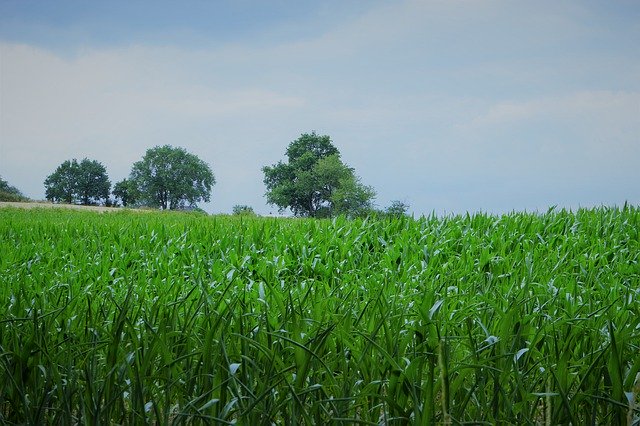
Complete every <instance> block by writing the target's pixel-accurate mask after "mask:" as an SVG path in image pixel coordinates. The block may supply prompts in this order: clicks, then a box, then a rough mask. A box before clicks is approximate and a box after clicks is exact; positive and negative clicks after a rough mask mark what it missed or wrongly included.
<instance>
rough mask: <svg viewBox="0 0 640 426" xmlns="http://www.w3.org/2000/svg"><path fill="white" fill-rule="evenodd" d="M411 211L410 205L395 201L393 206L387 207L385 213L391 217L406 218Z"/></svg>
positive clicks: (392, 203)
mask: <svg viewBox="0 0 640 426" xmlns="http://www.w3.org/2000/svg"><path fill="white" fill-rule="evenodd" d="M407 211H409V204H407V203H404V202H402V201H399V200H394V201H392V202H391V205H390V206H389V207H387V209H386V210H385V213H386V214H387V215H389V216H406V215H407Z"/></svg>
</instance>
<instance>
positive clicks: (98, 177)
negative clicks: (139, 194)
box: [44, 158, 111, 205]
mask: <svg viewBox="0 0 640 426" xmlns="http://www.w3.org/2000/svg"><path fill="white" fill-rule="evenodd" d="M44 186H45V190H46V191H45V196H46V198H47V200H49V201H53V202H64V203H67V204H72V203H80V204H83V205H90V204H99V203H100V202H101V201H102V200H104V201H105V202H106V200H107V199H108V198H109V191H110V189H111V182H109V177H108V176H107V169H106V168H105V167H104V166H103V165H102V164H101V163H100V162H98V161H96V160H89V159H87V158H84V159H83V160H82V161H81V162H80V163H78V160H76V159H75V158H74V159H73V160H67V161H65V162H63V163H62V164H60V165H59V166H58V168H57V169H56V170H55V171H54V172H53V173H52V174H50V175H49V176H47V179H46V180H45V181H44Z"/></svg>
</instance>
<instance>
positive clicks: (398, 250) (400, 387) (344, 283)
mask: <svg viewBox="0 0 640 426" xmlns="http://www.w3.org/2000/svg"><path fill="white" fill-rule="evenodd" d="M639 232H640V210H639V209H638V208H635V207H627V206H626V207H625V208H624V209H608V208H599V209H593V210H579V211H577V212H575V213H571V212H566V211H549V212H548V213H546V214H524V213H514V214H510V215H506V216H502V217H494V216H489V215H482V214H479V215H473V216H456V217H448V218H435V217H431V218H424V219H419V220H411V219H402V218H400V219H393V220H389V219H387V220H372V221H361V220H356V221H348V220H343V219H337V220H334V221H312V220H297V219H268V218H244V217H239V218H234V217H224V218H221V217H218V218H216V217H203V216H195V215H184V214H182V215H180V214H161V213H158V214H155V213H150V214H147V215H136V214H132V213H126V212H123V213H113V214H98V213H89V212H77V211H63V210H48V211H45V210H32V211H28V212H27V211H21V210H16V209H0V421H1V422H3V423H20V424H23V423H28V424H77V423H90V424H146V423H148V424H193V423H197V424H200V423H202V424H226V423H238V424H247V425H260V424H265V425H269V424H272V423H275V424H286V425H297V424H307V425H309V424H380V423H383V424H432V423H451V424H460V423H471V424H496V423H511V424H568V423H572V424H628V423H633V422H636V424H637V422H638V421H639V418H640V411H638V408H637V405H636V406H635V407H634V405H633V404H634V401H635V404H640V401H638V399H640V396H638V395H637V394H638V390H639V387H640V383H639V382H638V381H637V379H636V378H637V377H640V376H638V373H639V372H640V348H639V346H640V264H639V260H640V235H639Z"/></svg>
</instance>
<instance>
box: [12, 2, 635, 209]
mask: <svg viewBox="0 0 640 426" xmlns="http://www.w3.org/2000/svg"><path fill="white" fill-rule="evenodd" d="M336 4H337V3H336ZM545 4H546V6H547V7H540V6H539V4H538V3H536V4H535V5H522V4H518V5H515V4H512V3H510V2H505V1H499V0H492V1H483V2H478V1H456V2H450V1H438V0H433V1H418V0H415V1H413V0H410V1H405V2H394V3H386V2H380V3H374V4H373V6H370V7H366V8H365V7H358V8H356V9H357V10H358V13H352V14H350V15H349V18H348V19H331V16H334V15H336V14H339V12H340V10H339V9H337V10H330V11H328V12H326V13H325V15H323V17H322V18H321V19H320V18H318V19H316V20H315V21H313V22H309V25H310V28H313V30H310V31H303V32H302V33H304V37H301V38H300V37H290V34H292V33H296V34H298V32H297V30H295V27H300V26H304V25H305V23H306V22H307V21H302V22H295V24H294V23H290V25H291V28H294V29H289V30H283V31H280V32H279V31H275V30H273V31H274V33H273V34H275V35H272V34H271V33H269V32H267V33H265V35H266V36H267V37H266V38H264V39H260V40H257V39H255V40H254V39H251V38H247V37H244V38H243V37H241V38H240V39H239V40H240V41H238V40H236V41H229V40H233V37H227V38H225V40H226V41H219V40H217V39H216V40H213V41H211V40H209V43H207V42H206V41H205V42H194V43H193V44H189V45H184V44H180V42H179V41H178V42H175V43H174V44H168V42H167V40H166V39H162V40H161V41H156V43H152V42H150V41H149V40H148V39H146V38H143V39H133V40H132V41H131V44H118V45H113V46H105V45H104V44H103V45H101V46H98V47H97V46H87V45H85V47H81V48H78V47H70V48H68V49H66V50H65V49H64V48H62V47H60V46H58V47H57V48H56V49H55V50H51V49H47V48H43V47H38V46H35V45H27V44H20V43H17V42H11V43H10V42H0V67H1V69H0V93H1V95H2V96H1V97H0V102H1V108H2V114H1V118H0V173H1V174H2V175H3V177H5V178H8V179H9V181H10V182H11V183H12V184H14V185H16V186H18V187H19V188H21V189H22V190H24V191H25V192H26V193H27V194H28V195H30V196H33V197H42V196H43V192H44V190H43V186H42V182H43V180H44V178H45V177H46V175H47V174H49V173H51V171H52V170H53V169H55V167H56V166H57V165H58V164H60V163H61V162H62V161H64V160H66V159H68V158H73V157H76V158H82V157H84V156H86V157H89V158H95V159H98V160H100V161H102V162H103V163H105V165H106V166H107V169H108V171H109V174H110V176H111V177H112V179H113V180H119V179H121V178H123V177H125V176H126V175H127V174H128V172H129V170H130V167H131V164H132V163H133V162H134V161H137V160H139V159H140V158H141V157H142V155H143V154H144V151H145V150H146V149H147V148H150V147H152V146H154V145H159V144H165V143H168V144H172V145H176V146H183V147H185V148H186V149H187V150H188V151H190V152H193V153H195V154H196V155H198V156H200V157H201V158H202V159H203V160H205V161H207V162H208V163H209V164H211V165H212V168H213V170H214V172H215V173H216V178H217V180H218V184H217V185H216V187H215V188H214V193H213V197H212V198H213V203H212V204H210V205H208V206H206V207H207V208H208V210H210V211H227V212H228V211H230V209H231V206H232V205H233V204H250V205H252V206H254V207H255V208H256V210H257V211H258V212H262V213H267V212H269V211H270V210H273V209H270V208H269V207H267V206H266V205H265V204H264V197H263V192H264V187H263V185H262V173H261V171H260V169H261V167H262V166H264V165H266V164H271V163H273V162H276V161H277V160H279V159H281V158H282V157H283V155H284V151H285V148H286V145H287V144H288V143H289V142H290V141H292V140H293V139H295V138H296V137H297V136H298V135H299V134H300V133H302V132H307V131H311V130H316V131H318V132H319V133H324V134H329V135H330V136H331V137H332V138H333V140H334V142H335V143H336V145H337V146H338V147H339V149H340V151H341V152H342V155H343V158H344V159H345V161H346V162H347V163H349V164H350V165H351V166H353V167H355V169H356V171H357V173H358V174H359V175H361V176H362V178H363V181H364V182H365V183H366V184H371V185H373V186H374V187H375V188H376V189H377V190H378V193H379V204H380V205H381V206H384V205H387V204H388V202H389V201H390V200H392V199H403V200H406V201H408V202H410V203H411V204H412V205H413V206H414V209H415V211H416V212H418V213H421V212H428V211H430V210H431V209H432V208H436V209H439V210H448V211H463V210H466V209H471V210H474V209H485V210H491V209H494V210H501V209H505V208H506V209H507V210H508V209H509V206H513V208H519V207H527V208H529V207H531V206H537V207H540V208H544V207H545V206H546V205H547V204H548V203H559V201H562V199H563V197H565V199H566V200H567V203H569V204H571V203H573V204H575V203H576V202H580V201H583V202H587V201H588V202H597V201H598V200H600V201H602V202H605V201H606V202H619V201H620V200H622V201H624V199H625V197H626V198H628V199H631V200H637V201H639V202H640V194H639V193H638V189H637V188H636V187H635V186H634V185H632V184H630V183H627V182H632V181H637V180H638V179H640V175H639V173H640V172H638V168H637V166H636V165H635V162H637V158H639V157H640V152H639V151H638V150H639V149H640V148H639V147H638V146H639V144H638V134H639V131H640V130H639V124H638V122H639V118H638V117H639V115H640V114H639V106H638V105H639V102H640V100H639V93H640V86H639V85H638V80H637V74H638V70H640V63H639V62H638V58H637V55H635V50H634V49H635V46H631V45H630V44H629V42H628V41H626V40H628V39H633V38H634V37H633V36H634V35H636V34H637V31H638V30H637V24H633V25H631V24H629V23H628V21H627V19H626V18H625V17H620V16H615V19H616V20H615V22H616V26H611V25H610V24H611V22H612V21H608V22H604V21H603V22H601V21H600V20H599V18H598V13H599V10H597V9H593V7H592V8H591V9H590V8H589V7H587V6H584V5H582V4H580V3H576V2H568V3H563V4H561V5H558V4H557V3H556V2H553V3H551V2H549V3H545ZM307 19H311V18H309V17H308V16H307ZM634 25H635V26H634ZM103 27H104V25H103ZM107 27H108V26H107ZM134 33H135V32H134ZM245 35H246V34H245ZM270 35H271V38H270ZM198 37H202V38H204V39H206V35H205V34H200V33H199V34H196V35H195V36H194V38H193V39H191V40H195V39H196V38H198ZM636 38H637V37H636ZM140 40H143V41H140ZM74 46H77V44H76V45H74ZM25 165H27V167H25ZM615 185H617V188H618V190H617V192H616V191H612V190H611V189H610V188H609V187H612V186H615ZM523 188H524V189H523ZM585 188H593V193H591V192H590V191H589V189H585ZM603 188H606V189H603ZM551 193H553V194H555V195H550V194H551ZM614 193H615V196H614ZM576 194H578V195H576ZM510 202H511V203H512V204H509V203H510ZM505 206H506V207H505Z"/></svg>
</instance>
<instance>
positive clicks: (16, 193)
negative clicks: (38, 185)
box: [0, 176, 29, 202]
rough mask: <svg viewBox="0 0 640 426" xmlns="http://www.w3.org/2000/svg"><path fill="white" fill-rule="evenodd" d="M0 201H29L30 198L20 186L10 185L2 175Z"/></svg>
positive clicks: (0, 178)
mask: <svg viewBox="0 0 640 426" xmlns="http://www.w3.org/2000/svg"><path fill="white" fill-rule="evenodd" d="M0 201H9V202H21V201H29V199H28V198H27V197H25V196H24V195H23V194H22V192H20V190H19V189H18V188H16V187H15V186H12V185H10V184H9V182H7V181H6V180H4V179H2V177H1V176H0Z"/></svg>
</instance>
